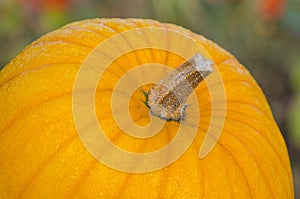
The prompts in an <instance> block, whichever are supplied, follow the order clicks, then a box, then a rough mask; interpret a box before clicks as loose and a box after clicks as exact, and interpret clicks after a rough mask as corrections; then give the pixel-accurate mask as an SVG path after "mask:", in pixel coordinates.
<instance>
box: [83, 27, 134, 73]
mask: <svg viewBox="0 0 300 199" xmlns="http://www.w3.org/2000/svg"><path fill="white" fill-rule="evenodd" d="M102 26H104V27H107V28H108V29H110V30H113V29H112V28H111V27H109V26H107V25H105V24H102ZM85 28H86V29H87V30H93V29H89V28H88V27H85ZM113 31H114V33H115V34H112V35H111V36H110V37H113V36H115V35H117V34H118V33H120V32H117V31H116V30H113ZM95 32H96V33H98V34H99V35H101V36H103V35H102V34H101V33H100V32H97V31H95ZM110 37H108V38H106V39H109V38H110ZM102 42H103V41H102ZM102 42H99V44H100V43H102ZM127 43H128V42H127ZM99 44H97V45H96V46H93V48H95V47H97V46H98V45H99ZM114 46H115V47H116V48H117V49H118V50H121V49H120V48H119V46H118V45H115V44H114ZM127 61H129V62H130V60H129V59H128V58H127ZM118 65H119V64H118ZM120 68H122V67H120ZM122 69H123V68H122ZM125 72H126V71H125Z"/></svg>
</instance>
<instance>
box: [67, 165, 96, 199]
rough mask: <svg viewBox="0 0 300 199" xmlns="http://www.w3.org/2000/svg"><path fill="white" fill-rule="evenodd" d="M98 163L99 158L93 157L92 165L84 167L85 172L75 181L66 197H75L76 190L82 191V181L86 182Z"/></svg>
mask: <svg viewBox="0 0 300 199" xmlns="http://www.w3.org/2000/svg"><path fill="white" fill-rule="evenodd" d="M98 163H99V161H98V160H97V159H93V160H92V162H91V163H90V165H89V166H88V167H87V168H86V169H84V170H83V172H81V174H80V177H79V178H78V180H77V181H76V182H75V183H74V185H73V186H72V188H71V189H70V191H69V192H68V193H67V194H66V198H75V196H76V191H77V192H79V191H80V185H82V183H84V182H85V181H86V179H87V178H88V176H89V174H90V173H91V171H92V170H93V169H95V167H96V166H97V164H98ZM77 194H78V193H77Z"/></svg>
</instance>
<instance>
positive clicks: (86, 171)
mask: <svg viewBox="0 0 300 199" xmlns="http://www.w3.org/2000/svg"><path fill="white" fill-rule="evenodd" d="M121 135H122V134H114V136H113V138H110V140H111V141H112V142H114V141H116V140H117V139H119V138H120V137H121ZM105 149H106V147H105V146H104V148H103V153H105ZM98 164H99V161H98V160H97V159H95V158H94V157H93V160H92V162H91V164H90V165H89V166H88V167H87V168H85V169H84V170H83V171H82V172H81V174H80V175H79V178H78V180H77V181H76V182H75V183H74V185H73V187H72V188H71V189H70V190H69V193H68V194H67V195H68V198H69V197H70V198H72V197H74V196H75V195H76V194H75V192H76V191H78V190H79V188H80V185H82V183H83V182H84V181H86V179H87V178H88V176H89V174H90V172H91V171H92V170H93V169H94V168H95V166H97V165H98Z"/></svg>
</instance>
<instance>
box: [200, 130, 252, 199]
mask: <svg viewBox="0 0 300 199" xmlns="http://www.w3.org/2000/svg"><path fill="white" fill-rule="evenodd" d="M199 129H201V130H202V131H204V132H206V130H205V129H202V128H201V127H200V128H199ZM208 135H209V134H208ZM209 136H210V137H211V138H213V139H216V138H214V136H212V135H209ZM194 142H195V143H197V144H196V145H198V146H201V144H200V142H198V140H197V139H194ZM216 144H218V145H219V146H220V147H222V148H223V149H224V150H225V151H226V152H227V154H228V155H229V156H231V157H232V160H233V161H234V163H235V164H236V166H237V167H238V168H239V170H240V172H241V175H242V177H243V178H244V179H245V183H246V185H247V189H248V192H249V194H250V196H251V198H253V193H252V191H251V189H250V185H249V182H248V179H247V177H246V174H245V172H244V170H243V169H242V166H241V165H240V164H239V163H238V161H237V159H236V157H235V156H234V155H233V154H232V153H231V152H230V150H228V149H227V148H225V146H224V145H223V143H221V142H220V141H219V139H218V140H216ZM196 150H199V149H198V148H196ZM197 157H198V154H197ZM224 166H225V167H226V165H224ZM203 187H204V186H203ZM202 193H205V191H203V192H202ZM203 198H204V196H203Z"/></svg>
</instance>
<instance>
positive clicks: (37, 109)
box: [0, 19, 294, 198]
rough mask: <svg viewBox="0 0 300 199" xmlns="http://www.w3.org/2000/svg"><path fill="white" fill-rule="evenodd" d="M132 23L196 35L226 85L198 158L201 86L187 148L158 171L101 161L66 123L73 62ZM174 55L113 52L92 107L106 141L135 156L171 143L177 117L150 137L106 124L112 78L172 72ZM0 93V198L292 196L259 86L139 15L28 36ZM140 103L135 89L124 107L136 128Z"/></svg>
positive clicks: (204, 96)
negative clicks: (147, 70) (144, 67)
mask: <svg viewBox="0 0 300 199" xmlns="http://www.w3.org/2000/svg"><path fill="white" fill-rule="evenodd" d="M138 27H161V28H165V29H170V30H176V31H179V32H181V33H182V34H185V35H188V36H190V37H192V38H194V39H196V41H197V42H198V43H199V45H201V46H202V47H203V48H204V49H205V50H206V51H207V52H208V54H209V55H210V56H211V58H212V59H213V61H214V62H215V64H216V65H217V68H218V70H219V71H220V73H221V76H222V78H223V82H216V84H220V83H223V84H224V87H225V91H226V119H225V124H224V128H223V130H222V134H221V136H220V138H219V140H218V141H217V144H216V145H215V147H214V148H213V150H212V151H211V152H210V153H209V154H208V155H207V156H206V157H205V158H203V159H199V157H198V153H199V148H200V147H201V143H202V142H203V139H204V137H205V134H206V132H207V129H208V126H209V122H210V119H211V118H210V113H211V103H210V95H209V92H208V90H207V88H206V85H205V84H200V85H199V86H198V87H197V88H196V95H197V98H198V103H199V108H200V109H201V115H200V125H199V128H198V132H197V135H196V137H195V139H194V141H193V143H192V145H191V146H190V147H189V148H188V150H187V151H186V152H185V153H184V155H183V156H181V157H180V158H179V159H178V160H177V161H176V162H174V163H173V164H171V165H170V166H168V167H166V168H163V169H160V170H158V171H153V172H150V173H144V174H131V173H126V172H120V171H117V170H114V169H111V168H109V167H107V166H105V165H103V164H102V163H100V162H99V161H98V160H96V159H95V158H93V157H92V156H91V155H90V153H89V152H88V151H87V150H86V148H85V147H84V146H83V144H82V143H81V141H80V139H79V136H78V134H77V132H76V129H75V125H74V120H73V114H72V91H73V86H74V82H75V79H76V75H77V72H78V70H79V67H80V66H81V64H82V62H83V61H84V59H85V58H86V57H87V55H88V54H89V53H90V52H91V51H92V50H93V49H94V48H95V47H96V46H97V45H98V44H99V43H101V42H102V41H104V40H105V39H107V38H109V37H111V36H113V35H115V34H117V33H119V32H122V31H126V30H131V29H135V28H138ZM148 36H149V35H148ZM183 61H184V60H183V59H182V58H180V57H178V56H177V55H175V54H172V53H168V52H165V51H163V50H158V49H144V50H137V51H134V52H131V53H128V54H126V55H124V56H121V57H119V58H118V59H117V60H115V61H114V62H113V63H112V64H111V65H110V66H109V67H108V69H107V70H106V71H105V73H104V75H103V77H102V83H101V84H99V86H98V88H97V94H96V104H95V107H96V113H97V117H98V120H99V123H101V126H102V127H103V128H104V130H105V132H106V134H107V137H109V138H110V140H111V141H112V142H114V143H115V144H116V145H118V146H120V147H121V148H124V149H126V150H129V151H134V152H140V153H143V152H147V151H153V150H156V149H159V148H160V147H162V146H164V145H166V144H167V143H169V142H170V140H171V139H172V138H173V137H174V136H175V134H176V129H177V128H178V125H179V124H178V123H176V122H167V123H166V124H165V127H164V128H163V130H162V131H161V132H160V133H159V134H157V135H156V136H154V137H151V138H149V139H137V138H133V137H130V136H128V135H126V134H124V133H123V132H122V131H121V130H120V129H119V128H118V127H117V125H116V124H115V122H114V120H113V117H112V113H111V109H110V99H111V94H112V90H113V88H114V85H115V84H116V82H117V81H118V79H119V78H120V77H121V76H122V75H123V74H124V73H125V72H126V71H128V70H130V69H132V68H134V67H135V66H138V65H141V64H144V63H161V64H166V65H168V66H171V67H174V68H175V67H177V66H179V65H180V64H181V63H182V62H183ZM103 82H104V83H103ZM143 89H144V90H147V89H149V85H146V86H144V88H143ZM0 99H1V100H0V198H62V197H70V196H72V197H77V198H133V197H134V198H193V197H194V198H293V197H294V196H293V183H292V175H291V169H290V163H289V157H288V153H287V149H286V146H285V142H284V140H283V138H282V135H281V133H280V131H279V129H278V127H277V124H276V123H275V121H274V119H273V116H272V113H271V111H270V108H269V105H268V103H267V101H266V99H265V96H264V94H263V93H262V91H261V89H260V88H259V87H258V85H257V84H256V82H255V80H254V79H253V78H252V76H251V75H250V74H249V72H248V71H247V70H246V69H245V68H244V67H243V66H242V65H241V64H240V63H239V62H238V61H237V60H236V59H235V58H234V57H233V56H232V55H231V54H229V53H228V52H226V51H225V50H223V49H222V48H220V47H219V46H217V45H216V44H214V43H213V42H211V41H209V40H207V39H205V38H204V37H202V36H200V35H197V34H194V33H192V32H190V31H188V30H186V29H183V28H181V27H178V26H175V25H171V24H162V23H159V22H157V21H152V20H138V19H91V20H85V21H80V22H75V23H71V24H69V25H67V26H64V27H62V28H60V29H58V30H56V31H53V32H50V33H48V34H46V35H45V36H43V37H41V38H40V39H38V40H36V41H35V42H33V43H32V44H31V45H29V46H28V47H27V48H25V49H24V50H23V51H22V52H21V53H20V54H19V55H18V56H17V57H16V58H14V59H13V60H12V61H11V62H10V63H9V64H8V65H7V66H5V67H4V69H3V70H1V72H0ZM143 101H145V99H144V96H143V94H142V93H141V92H138V91H137V92H135V93H134V95H133V96H132V98H131V100H130V104H129V105H130V107H129V110H130V113H131V117H132V118H133V120H135V121H136V123H138V124H144V123H147V122H148V121H149V116H148V108H147V107H146V106H145V104H144V103H143ZM103 153H105V150H103Z"/></svg>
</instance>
